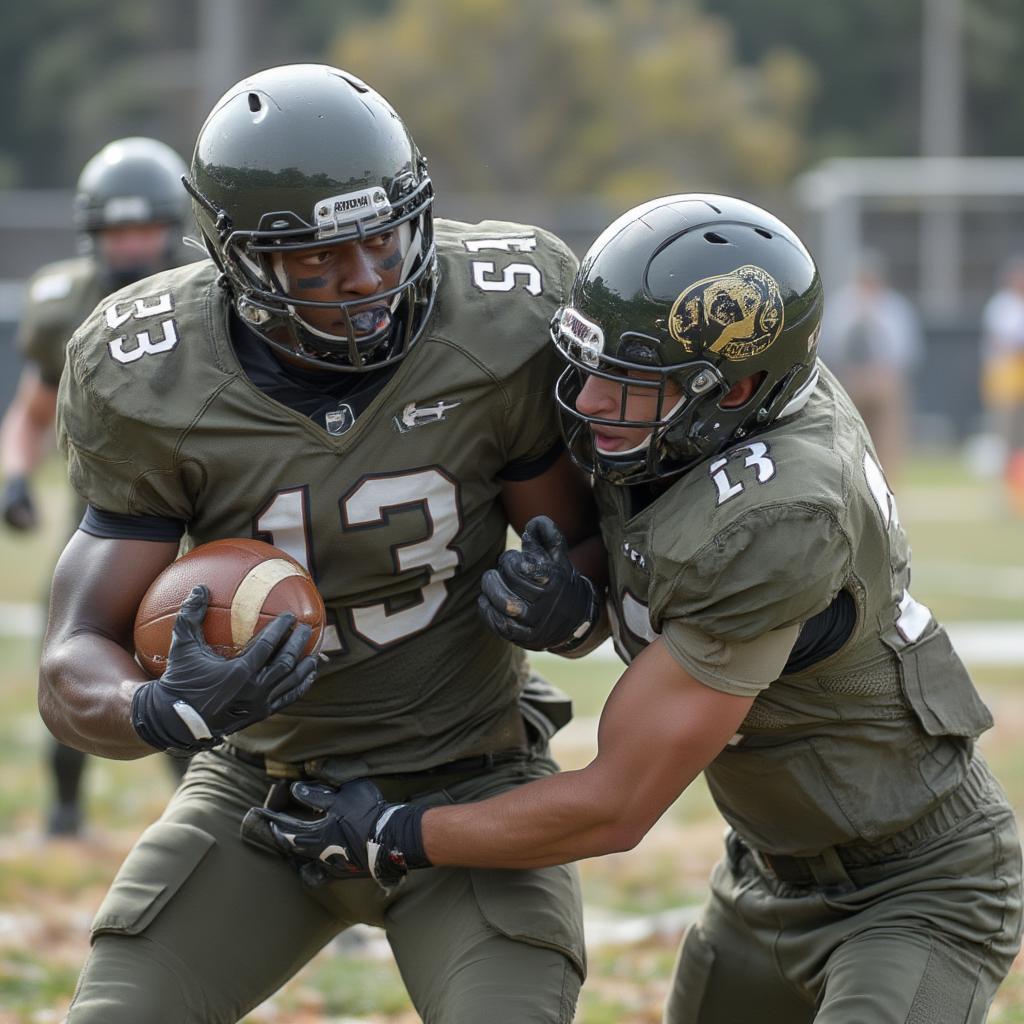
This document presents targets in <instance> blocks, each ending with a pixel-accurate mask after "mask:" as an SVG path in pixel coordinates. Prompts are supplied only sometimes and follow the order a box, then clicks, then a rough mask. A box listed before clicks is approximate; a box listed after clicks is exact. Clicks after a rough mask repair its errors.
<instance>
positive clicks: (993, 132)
mask: <svg viewBox="0 0 1024 1024" xmlns="http://www.w3.org/2000/svg"><path fill="white" fill-rule="evenodd" d="M962 3H963V42H964V51H963V52H964V75H965V93H966V95H965V97H964V100H965V103H964V147H965V151H966V154H967V155H971V154H975V155H1003V156H1010V155H1013V156H1017V155H1019V154H1020V153H1021V152H1022V151H1024V82H1022V76H1024V4H1022V3H1021V2H1020V0H962ZM702 5H703V6H704V7H706V8H707V9H708V10H709V11H714V14H715V15H716V16H717V17H720V18H722V19H723V20H725V21H726V22H727V23H728V24H730V25H731V26H732V27H733V30H734V31H735V33H736V43H737V48H738V52H739V54H740V56H741V58H742V59H744V60H747V61H753V60H758V59H760V58H761V57H762V56H763V55H764V54H766V53H768V52H770V51H771V50H772V49H774V48H777V47H780V46H784V47H787V48H790V49H793V50H796V51H797V52H799V53H801V54H803V55H804V56H805V58H806V59H807V60H809V61H811V62H812V63H813V66H814V68H815V70H816V73H817V77H818V80H819V88H818V91H817V94H816V96H815V99H814V102H813V104H812V107H811V111H810V120H809V125H810V135H811V137H812V139H813V143H812V146H811V148H810V149H809V150H808V152H807V156H808V157H813V158H815V159H816V158H818V157H821V156H826V155H832V154H842V155H856V156H875V155H885V156H913V155H916V154H917V153H918V152H920V139H921V132H920V125H919V119H920V81H921V34H922V33H921V29H922V2H921V0H914V2H913V3H893V2H892V0H847V2H846V3H841V4H838V3H817V4H812V3H807V2H806V0H773V2H772V3H771V5H766V4H765V3H764V2H763V0H702Z"/></svg>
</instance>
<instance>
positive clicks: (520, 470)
mask: <svg viewBox="0 0 1024 1024" xmlns="http://www.w3.org/2000/svg"><path fill="white" fill-rule="evenodd" d="M564 451H565V445H564V444H563V443H562V442H561V441H560V440H559V441H556V442H555V443H554V444H553V445H552V446H551V447H550V448H549V449H548V450H547V451H546V452H545V453H544V454H543V455H541V456H538V457H537V458H535V459H517V460H516V461H515V462H510V463H509V464H508V465H507V466H505V468H504V469H503V470H502V471H501V472H500V473H499V474H498V479H499V480H532V479H533V478H534V477H536V476H540V475H541V473H543V472H545V471H546V470H548V469H550V468H551V467H552V466H553V465H554V464H555V463H556V462H557V461H558V457H559V456H560V455H561V454H562V452H564Z"/></svg>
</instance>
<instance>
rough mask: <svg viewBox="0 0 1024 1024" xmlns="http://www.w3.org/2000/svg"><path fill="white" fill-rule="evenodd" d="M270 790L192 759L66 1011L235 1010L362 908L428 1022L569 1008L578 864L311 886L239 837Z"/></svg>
mask: <svg viewBox="0 0 1024 1024" xmlns="http://www.w3.org/2000/svg"><path fill="white" fill-rule="evenodd" d="M554 770H555V765H554V764H553V763H552V762H551V761H550V760H548V759H547V758H546V757H537V756H533V757H531V756H528V755H525V754H524V755H523V760H521V761H518V762H515V763H511V764H505V765H502V766H500V767H496V768H493V769H491V770H490V771H489V772H488V773H486V774H483V775H480V776H477V777H475V778H472V779H469V780H466V779H462V780H459V781H456V782H454V783H452V784H450V785H448V786H447V787H446V788H441V789H439V788H438V786H439V785H443V783H439V782H438V781H437V780H436V779H435V781H434V782H433V783H432V787H433V788H432V791H429V792H421V791H420V790H421V789H422V780H420V787H419V788H418V789H417V790H416V793H415V795H413V794H412V793H409V794H405V795H408V796H412V797H413V798H414V799H416V800H417V802H423V803H428V804H439V803H444V802H465V801H469V800H475V799H480V798H482V797H484V796H490V795H492V794H493V793H496V792H500V791H502V790H504V789H508V788H510V787H511V786H514V785H518V784H521V783H524V782H528V781H530V780H531V779H534V778H538V777H540V776H543V775H547V774H549V773H550V772H552V771H554ZM405 778H409V777H408V776H407V777H405ZM267 789H268V780H267V778H266V776H265V775H264V774H263V772H262V771H261V770H260V769H258V768H255V767H253V766H251V765H247V764H243V763H241V762H240V761H238V760H236V759H235V758H234V757H232V756H231V755H230V754H228V753H222V752H219V751H210V752H207V753H204V754H198V755H197V756H196V757H195V758H193V763H192V766H191V768H190V769H189V772H188V774H187V775H186V777H185V780H184V781H183V783H182V785H181V787H180V788H179V790H178V792H177V793H176V794H175V796H174V798H173V800H172V801H171V803H170V805H169V806H168V808H167V810H166V812H165V813H164V815H163V817H162V818H161V819H160V820H159V821H158V822H156V823H155V824H153V825H152V826H150V827H149V828H148V829H147V830H146V831H145V832H144V833H143V835H142V836H141V838H140V839H139V842H138V843H137V844H136V846H135V848H134V849H133V850H132V851H131V853H130V854H129V855H128V857H127V859H126V860H125V862H124V864H123V865H122V867H121V870H120V872H119V873H118V875H117V877H116V878H115V880H114V883H113V885H112V887H111V889H110V891H109V892H108V894H107V896H106V898H105V899H104V901H103V904H102V906H101V907H100V909H99V912H98V913H97V915H96V918H95V920H94V922H93V945H92V950H91V953H90V956H89V959H88V961H87V962H86V965H85V968H84V969H83V971H82V976H81V978H80V980H79V984H78V989H77V991H76V994H75V998H74V1000H73V1002H72V1005H71V1010H70V1012H69V1015H68V1021H69V1024H158V1022H159V1024H186V1022H187V1024H193V1022H194V1024H227V1022H234V1021H237V1020H238V1019H239V1018H241V1017H243V1016H244V1015H245V1014H246V1013H247V1012H248V1011H249V1010H250V1009H252V1008H253V1007H254V1006H256V1005H257V1004H258V1003H260V1002H261V1001H263V1000H264V999H266V998H267V997H268V996H269V995H271V994H272V993H273V992H274V991H276V990H277V989H279V988H280V987H281V986H282V985H283V984H284V983H285V982H286V981H287V980H288V979H289V978H291V977H292V975H294V974H295V973H296V972H297V971H298V970H299V969H300V968H301V967H302V966H303V965H304V964H305V963H306V962H307V961H308V960H309V959H310V958H311V957H312V956H313V955H314V954H315V953H316V952H317V951H318V950H319V949H321V948H322V947H323V946H324V945H326V944H327V943H328V942H330V940H331V939H333V938H334V937H335V936H336V935H337V934H338V933H339V932H341V931H343V930H344V929H345V928H346V927H347V926H349V925H351V924H355V923H358V922H362V923H366V924H372V925H379V926H380V927H382V928H384V929H385V931H386V933H387V938H388V941H389V943H390V944H391V948H392V950H393V952H394V955H395V959H396V961H397V963H398V967H399V970H400V971H401V974H402V978H403V980H404V982H405V985H406V987H407V989H408V991H409V994H410V996H411V998H412V1001H413V1003H414V1004H415V1006H416V1009H417V1011H418V1012H419V1014H420V1016H421V1017H422V1019H423V1020H424V1021H427V1022H435V1024H440V1022H442V1021H443V1022H444V1024H481V1022H487V1024H525V1022H534V1021H536V1022H548V1021H550V1022H552V1024H556V1022H557V1024H566V1022H568V1021H571V1020H572V1017H573V1012H574V1010H575V1005H576V999H577V996H578V994H579V989H580V985H581V983H582V977H583V973H584V969H585V968H584V951H583V922H582V917H583V915H582V907H581V902H580V893H579V882H578V876H577V874H576V871H575V869H573V868H570V867H554V868H545V869H542V870H537V871H478V870H462V869H449V868H430V869H426V870H422V871H414V872H411V873H410V874H409V876H408V878H406V880H405V881H404V882H403V884H402V885H401V886H400V887H398V888H397V889H396V890H395V891H394V892H393V893H392V894H391V895H385V894H384V893H383V891H382V890H381V889H380V888H379V887H378V886H377V884H376V883H375V882H373V881H370V880H353V881H337V882H334V883H332V884H330V885H327V886H324V887H323V888H320V889H307V888H305V887H304V886H303V884H302V883H301V882H300V880H299V877H298V874H297V873H296V871H295V869H294V868H293V867H292V866H291V865H290V864H288V863H287V862H286V861H285V860H284V859H283V858H281V857H278V856H276V855H274V854H272V853H267V852H264V851H262V850H260V849H258V848H255V847H252V846H250V845H248V844H246V843H244V842H243V841H242V840H241V839H240V838H239V824H240V822H241V820H242V817H243V816H244V814H245V812H246V811H247V810H248V809H249V808H250V807H252V806H254V805H258V804H261V803H262V802H263V800H264V798H265V797H266V795H267ZM388 796H389V798H392V799H395V798H397V797H398V794H395V793H392V792H389V793H388ZM342 1012H343V1011H342Z"/></svg>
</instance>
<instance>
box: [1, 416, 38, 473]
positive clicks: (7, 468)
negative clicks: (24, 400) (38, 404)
mask: <svg viewBox="0 0 1024 1024" xmlns="http://www.w3.org/2000/svg"><path fill="white" fill-rule="evenodd" d="M48 444H49V432H48V431H47V430H45V429H44V430H39V429H38V428H37V426H36V424H34V423H33V422H32V420H31V418H30V417H29V416H28V411H27V409H26V408H25V407H24V405H23V404H18V403H16V404H14V405H12V406H11V407H10V409H9V410H8V413H7V417H6V418H5V419H4V424H3V429H2V430H0V470H2V472H3V476H4V477H5V478H6V479H10V478H11V477H15V476H30V475H31V474H32V473H33V471H34V470H35V469H36V467H37V466H38V465H39V463H40V462H41V461H42V459H43V455H44V454H45V453H46V451H47V450H48Z"/></svg>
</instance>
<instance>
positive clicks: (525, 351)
mask: <svg viewBox="0 0 1024 1024" xmlns="http://www.w3.org/2000/svg"><path fill="white" fill-rule="evenodd" d="M435 232H436V241H437V250H438V263H439V267H440V274H441V281H440V285H439V291H438V304H437V310H436V313H435V316H434V319H433V322H432V324H431V326H430V328H428V332H429V334H430V335H431V336H433V337H436V338H439V339H443V340H444V341H446V342H447V343H448V344H450V345H455V346H457V347H459V348H461V349H463V351H464V352H465V353H466V354H467V355H469V356H470V358H475V359H477V360H482V361H484V362H485V363H486V365H487V366H488V368H489V370H490V371H491V373H493V374H496V375H497V376H498V377H499V379H501V378H505V377H508V376H510V375H511V374H513V373H515V372H516V371H517V370H518V369H519V367H521V366H522V365H523V363H524V362H526V361H527V360H529V359H530V358H532V357H533V356H534V355H535V354H536V353H537V352H538V351H539V350H541V349H544V348H546V347H548V346H549V344H550V341H549V335H548V326H549V324H550V321H551V317H552V316H553V315H554V313H555V311H556V310H557V309H558V307H559V306H560V305H562V303H563V302H564V301H565V298H566V296H567V295H568V291H569V286H570V284H571V282H572V278H573V275H574V274H575V272H576V267H577V260H576V257H575V256H574V255H573V253H572V252H571V250H570V249H569V248H568V246H567V245H566V244H565V243H564V242H563V241H562V240H561V239H560V238H558V237H557V236H555V235H553V234H551V232H549V231H545V230H544V229H542V228H538V227H534V226H533V225H529V224H516V223H513V222H509V221H481V222H480V223H479V224H464V223H461V222H458V221H448V220H438V221H437V222H436V224H435Z"/></svg>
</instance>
